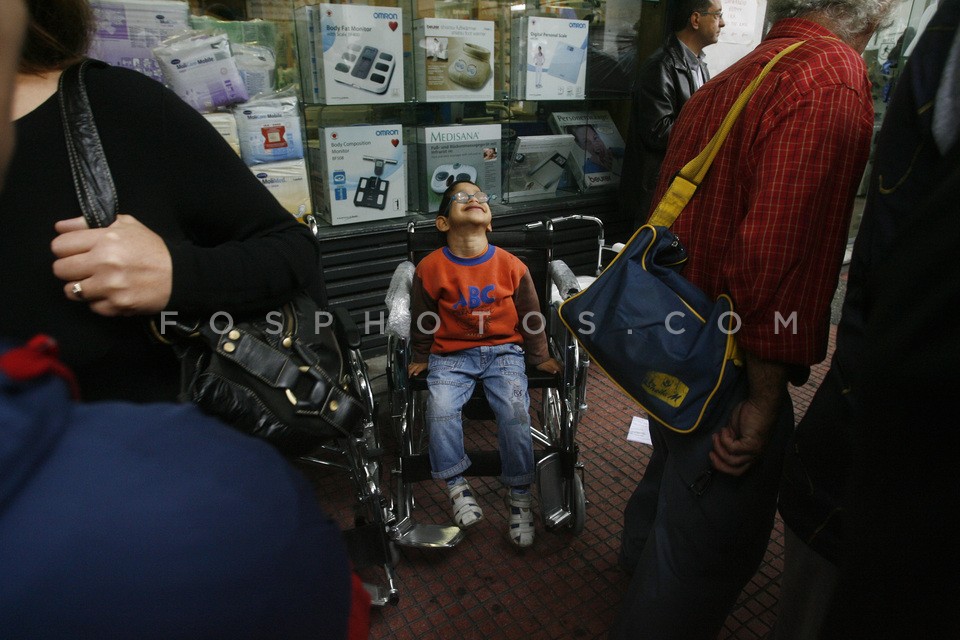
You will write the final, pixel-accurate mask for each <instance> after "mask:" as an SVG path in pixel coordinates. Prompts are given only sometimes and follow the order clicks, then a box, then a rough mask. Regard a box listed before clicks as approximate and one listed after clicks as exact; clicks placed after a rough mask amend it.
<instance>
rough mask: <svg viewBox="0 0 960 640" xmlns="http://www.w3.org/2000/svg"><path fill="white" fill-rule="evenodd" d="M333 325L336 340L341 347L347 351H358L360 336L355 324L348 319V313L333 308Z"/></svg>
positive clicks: (341, 308) (341, 309) (351, 319)
mask: <svg viewBox="0 0 960 640" xmlns="http://www.w3.org/2000/svg"><path fill="white" fill-rule="evenodd" d="M331 312H332V313H333V325H334V328H335V329H336V334H337V340H338V341H339V342H340V344H341V346H345V347H347V348H348V349H359V348H360V342H361V336H360V329H359V328H357V323H356V322H354V321H353V318H351V317H350V312H349V311H347V310H346V309H344V308H343V307H333V308H332V309H331Z"/></svg>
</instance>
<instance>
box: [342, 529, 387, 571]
mask: <svg viewBox="0 0 960 640" xmlns="http://www.w3.org/2000/svg"><path fill="white" fill-rule="evenodd" d="M343 540H344V542H345V543H346V545H347V553H348V554H349V556H350V560H351V561H352V562H353V566H354V567H356V568H360V567H371V566H377V565H385V564H389V563H390V562H391V558H390V557H389V555H388V549H389V539H388V538H387V532H386V531H385V530H384V528H383V525H382V524H378V523H375V522H374V523H371V524H365V525H361V526H359V527H354V528H353V529H347V530H345V531H344V532H343Z"/></svg>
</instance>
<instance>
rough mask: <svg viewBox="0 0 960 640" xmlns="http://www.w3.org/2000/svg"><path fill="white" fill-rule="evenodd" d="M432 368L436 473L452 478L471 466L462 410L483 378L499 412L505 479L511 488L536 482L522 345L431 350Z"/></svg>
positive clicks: (431, 426)
mask: <svg viewBox="0 0 960 640" xmlns="http://www.w3.org/2000/svg"><path fill="white" fill-rule="evenodd" d="M428 367H429V373H428V374H427V387H428V397H427V411H426V419H427V425H428V427H429V429H430V466H431V467H432V469H433V477H434V478H438V479H446V478H452V477H454V476H457V475H460V474H462V473H463V472H464V471H465V470H466V469H467V468H468V467H469V466H470V458H469V456H467V454H466V452H465V451H464V448H463V422H462V419H461V415H460V411H461V409H462V408H463V405H464V404H465V403H466V402H467V400H469V399H470V396H471V394H472V393H473V390H474V388H475V387H476V384H477V381H480V382H481V383H482V384H483V389H484V392H485V393H486V397H487V402H488V403H489V404H490V408H491V409H493V412H494V415H495V416H496V417H497V442H498V444H499V448H500V466H501V471H502V473H501V476H500V481H501V482H502V483H503V484H504V485H506V486H508V487H514V486H519V485H528V484H530V483H532V482H533V438H532V436H531V435H530V414H529V409H530V394H529V393H528V392H527V373H526V368H525V364H524V357H523V349H522V348H521V347H520V346H519V345H516V344H500V345H494V346H481V347H474V348H472V349H464V350H463V351H457V352H455V353H450V354H445V355H440V354H430V361H429V364H428Z"/></svg>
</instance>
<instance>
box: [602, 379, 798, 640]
mask: <svg viewBox="0 0 960 640" xmlns="http://www.w3.org/2000/svg"><path fill="white" fill-rule="evenodd" d="M745 393H746V392H745V383H743V384H741V385H739V386H738V388H735V389H734V390H733V391H732V392H731V394H730V398H729V399H728V400H727V401H726V402H725V403H724V406H725V409H724V410H722V411H718V412H717V415H716V416H715V419H714V420H713V421H712V423H711V424H707V425H702V426H701V428H700V429H698V432H697V433H693V434H686V435H684V434H679V433H675V432H673V431H670V430H669V429H667V428H666V427H664V426H663V425H662V424H660V423H657V422H656V421H653V420H651V425H650V426H651V435H652V437H653V454H652V456H651V459H650V464H649V465H648V466H647V470H646V473H644V475H643V479H642V480H641V481H640V483H639V485H638V486H637V489H636V491H634V493H633V495H632V496H631V498H630V500H629V501H628V503H627V506H626V509H625V510H624V529H623V538H622V548H621V564H622V565H623V566H624V568H625V569H627V570H630V568H631V566H632V568H633V579H632V580H631V582H630V586H629V587H628V589H627V594H626V596H625V598H624V601H623V605H622V610H621V613H620V616H619V619H618V620H617V622H616V624H615V625H614V628H613V630H612V631H611V635H610V637H611V638H613V639H615V640H623V639H627V638H630V639H634V638H636V639H641V638H650V639H651V640H670V639H672V638H675V639H677V640H698V639H700V638H709V639H711V640H713V639H715V638H716V637H717V634H718V633H719V631H720V628H721V627H722V625H723V622H724V620H726V617H727V615H728V614H729V613H730V610H731V609H732V608H733V606H734V604H736V600H737V596H739V594H740V591H741V590H742V589H743V587H744V585H746V583H747V581H749V580H750V578H751V577H752V576H753V574H754V573H755V572H756V570H757V568H758V567H759V566H760V562H761V560H762V559H763V554H764V552H765V551H766V549H767V545H768V542H769V539H770V530H771V528H772V527H773V519H774V514H775V513H776V509H777V489H778V487H779V484H780V472H781V467H782V464H783V453H784V449H785V447H786V443H787V440H788V439H789V437H790V434H791V432H792V431H793V404H792V402H791V401H790V399H789V396H787V398H786V399H785V401H784V407H783V410H782V411H781V414H780V416H779V418H778V420H777V423H776V424H775V426H774V427H773V430H772V433H771V438H770V442H769V444H768V446H767V449H766V451H765V452H764V454H763V456H762V457H761V459H760V460H759V461H758V462H756V463H755V464H754V466H753V467H752V468H751V469H750V470H748V471H747V473H745V474H744V475H743V476H740V477H738V478H737V477H733V476H729V475H726V474H722V473H719V472H716V471H713V470H712V466H711V464H710V459H709V458H708V457H707V454H708V452H709V451H710V450H711V449H712V447H713V443H712V439H711V434H712V433H716V432H718V431H719V430H720V428H721V427H723V426H724V425H726V423H727V421H728V419H729V415H730V412H731V411H732V409H733V407H734V406H735V405H736V404H737V403H738V402H739V401H740V400H742V399H743V398H744V397H745ZM784 394H785V395H786V391H784Z"/></svg>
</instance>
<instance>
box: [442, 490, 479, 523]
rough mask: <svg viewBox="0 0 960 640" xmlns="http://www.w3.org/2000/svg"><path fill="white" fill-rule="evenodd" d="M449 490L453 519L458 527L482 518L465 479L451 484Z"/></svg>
mask: <svg viewBox="0 0 960 640" xmlns="http://www.w3.org/2000/svg"><path fill="white" fill-rule="evenodd" d="M449 492H450V502H451V503H452V504H453V521H454V522H456V523H457V526H458V527H469V526H471V525H474V524H477V523H478V522H480V521H481V520H483V511H482V510H481V509H480V505H479V504H477V500H476V498H474V497H473V491H471V490H470V485H469V484H467V482H466V481H463V482H458V483H457V484H455V485H453V486H452V487H450V489H449Z"/></svg>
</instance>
